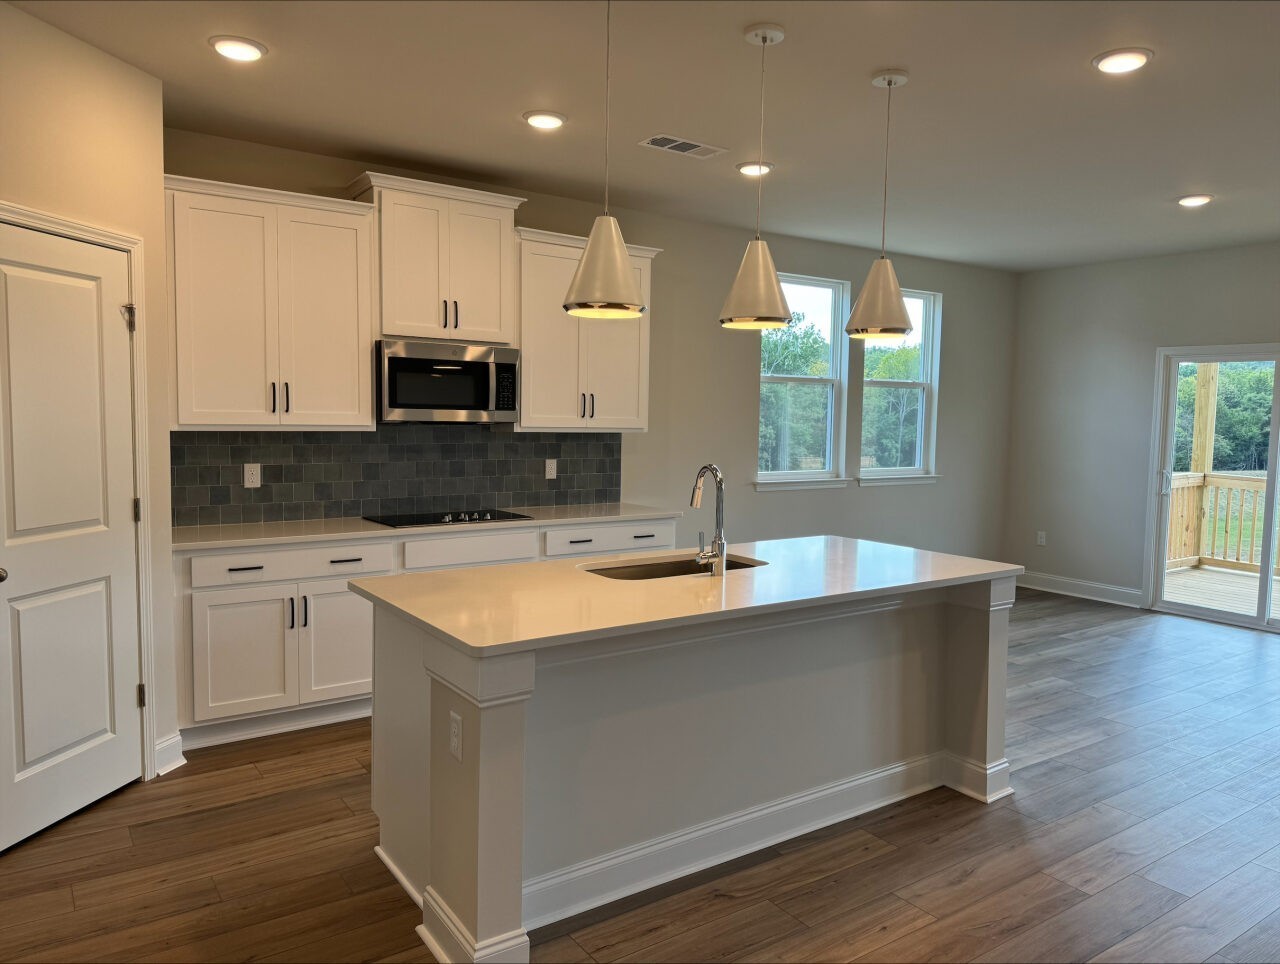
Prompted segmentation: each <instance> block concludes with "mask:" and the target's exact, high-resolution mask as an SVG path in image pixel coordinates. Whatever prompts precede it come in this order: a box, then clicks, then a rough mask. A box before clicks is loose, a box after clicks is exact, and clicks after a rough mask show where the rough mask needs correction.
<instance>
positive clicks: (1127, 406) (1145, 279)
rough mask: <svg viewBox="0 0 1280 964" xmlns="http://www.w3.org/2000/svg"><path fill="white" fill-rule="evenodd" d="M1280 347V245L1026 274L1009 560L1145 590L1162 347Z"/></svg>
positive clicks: (1021, 283)
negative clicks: (1043, 537)
mask: <svg viewBox="0 0 1280 964" xmlns="http://www.w3.org/2000/svg"><path fill="white" fill-rule="evenodd" d="M1277 341H1280V243H1277V242H1273V243H1269V244H1257V245H1249V246H1245V247H1236V248H1222V249H1218V250H1213V251H1202V252H1196V253H1193V254H1180V255H1172V256H1168V257H1159V258H1141V259H1136V260H1132V261H1113V262H1108V263H1106V264H1098V265H1088V266H1084V267H1077V268H1061V269H1055V270H1050V271H1037V272H1032V273H1030V274H1026V275H1023V276H1021V278H1020V279H1019V285H1018V336H1017V348H1016V353H1015V365H1014V370H1015V388H1014V393H1013V411H1014V423H1013V432H1012V435H1011V446H1010V472H1009V521H1008V528H1007V529H1006V537H1005V557H1006V558H1007V559H1008V560H1009V561H1010V562H1018V563H1021V564H1023V565H1025V566H1026V567H1027V569H1028V570H1030V571H1032V572H1038V573H1045V574H1048V575H1052V576H1058V577H1063V578H1067V579H1080V580H1086V581H1089V582H1095V583H1102V584H1104V585H1107V586H1118V587H1123V588H1126V589H1131V590H1140V589H1141V588H1142V564H1143V547H1144V543H1145V525H1146V511H1147V497H1148V492H1149V491H1150V489H1151V488H1152V486H1153V485H1154V480H1152V479H1150V478H1148V476H1147V473H1148V469H1149V467H1150V458H1151V431H1152V418H1153V415H1154V412H1153V400H1154V392H1155V378H1156V349H1157V348H1162V347H1176V346H1183V345H1243V344H1259V343H1265V342H1277ZM1036 530H1044V531H1045V532H1046V533H1047V536H1048V539H1047V542H1048V544H1047V545H1046V546H1044V547H1042V548H1041V547H1037V546H1036V545H1035V533H1036ZM1130 601H1131V602H1138V601H1139V600H1138V599H1137V598H1132V599H1130Z"/></svg>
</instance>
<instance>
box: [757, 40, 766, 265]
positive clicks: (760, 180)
mask: <svg viewBox="0 0 1280 964" xmlns="http://www.w3.org/2000/svg"><path fill="white" fill-rule="evenodd" d="M768 46H769V38H768V37H763V38H762V39H761V41H760V153H758V154H757V155H756V164H757V165H759V168H760V171H759V173H758V174H757V175H756V240H757V241H759V240H760V205H761V202H762V201H763V199H764V52H765V50H766V48H768Z"/></svg>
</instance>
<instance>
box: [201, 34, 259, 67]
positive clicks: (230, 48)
mask: <svg viewBox="0 0 1280 964" xmlns="http://www.w3.org/2000/svg"><path fill="white" fill-rule="evenodd" d="M209 43H210V44H212V45H213V49H214V50H216V51H217V52H218V53H220V54H222V56H224V57H226V58H227V59H228V60H238V61H240V62H241V63H251V62H252V61H255V60H261V59H262V58H263V56H264V55H265V54H266V52H267V48H266V46H265V45H264V44H260V43H258V41H256V40H250V39H248V38H247V37H210V38H209Z"/></svg>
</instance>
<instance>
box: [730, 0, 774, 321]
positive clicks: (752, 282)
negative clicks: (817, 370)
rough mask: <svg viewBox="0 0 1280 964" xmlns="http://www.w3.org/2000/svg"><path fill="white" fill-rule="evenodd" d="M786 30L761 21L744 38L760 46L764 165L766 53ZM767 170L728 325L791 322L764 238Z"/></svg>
mask: <svg viewBox="0 0 1280 964" xmlns="http://www.w3.org/2000/svg"><path fill="white" fill-rule="evenodd" d="M784 36H785V34H784V33H783V31H782V28H781V27H779V26H778V25H777V24H776V23H758V24H755V25H754V26H750V27H748V28H747V29H746V32H745V33H744V34H743V37H742V39H743V40H745V41H746V42H747V43H749V44H758V45H759V47H760V153H759V154H757V155H756V163H757V164H759V165H761V166H762V167H763V166H764V164H765V159H764V54H765V50H767V49H768V48H769V46H770V45H773V44H780V43H782V38H783V37H784ZM764 178H765V175H764V174H760V175H759V176H758V177H757V178H756V236H755V240H753V241H749V242H748V243H747V252H746V254H744V255H743V256H742V264H741V265H739V266H738V276H737V277H736V278H734V279H733V287H732V288H730V289H729V297H727V298H725V300H724V307H723V308H721V309H720V324H721V325H722V326H723V327H725V328H745V329H752V330H758V329H761V328H785V327H787V325H789V324H791V309H790V308H788V307H787V299H786V296H785V295H783V293H782V284H781V283H780V282H779V281H778V269H777V268H775V267H774V266H773V257H772V255H770V254H769V245H768V243H767V242H765V241H763V240H761V238H760V201H761V196H762V193H763V190H764Z"/></svg>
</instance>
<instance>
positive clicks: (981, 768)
mask: <svg viewBox="0 0 1280 964" xmlns="http://www.w3.org/2000/svg"><path fill="white" fill-rule="evenodd" d="M934 760H935V762H936V764H937V767H938V774H937V776H938V778H939V782H940V783H942V784H945V785H946V786H948V787H951V789H953V790H958V791H959V792H960V793H963V794H964V795H965V796H966V797H973V799H975V800H978V801H980V802H981V803H995V801H997V800H999V799H1000V798H1001V797H1007V796H1009V794H1011V793H1013V789H1012V788H1011V787H1010V786H1009V761H1008V760H1005V759H1002V760H1000V762H998V763H993V764H991V765H990V766H986V765H984V764H982V763H979V762H978V761H977V760H966V759H965V758H964V757H962V756H957V755H956V754H954V753H948V752H946V751H943V752H941V753H938V754H936V755H935V757H934Z"/></svg>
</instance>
